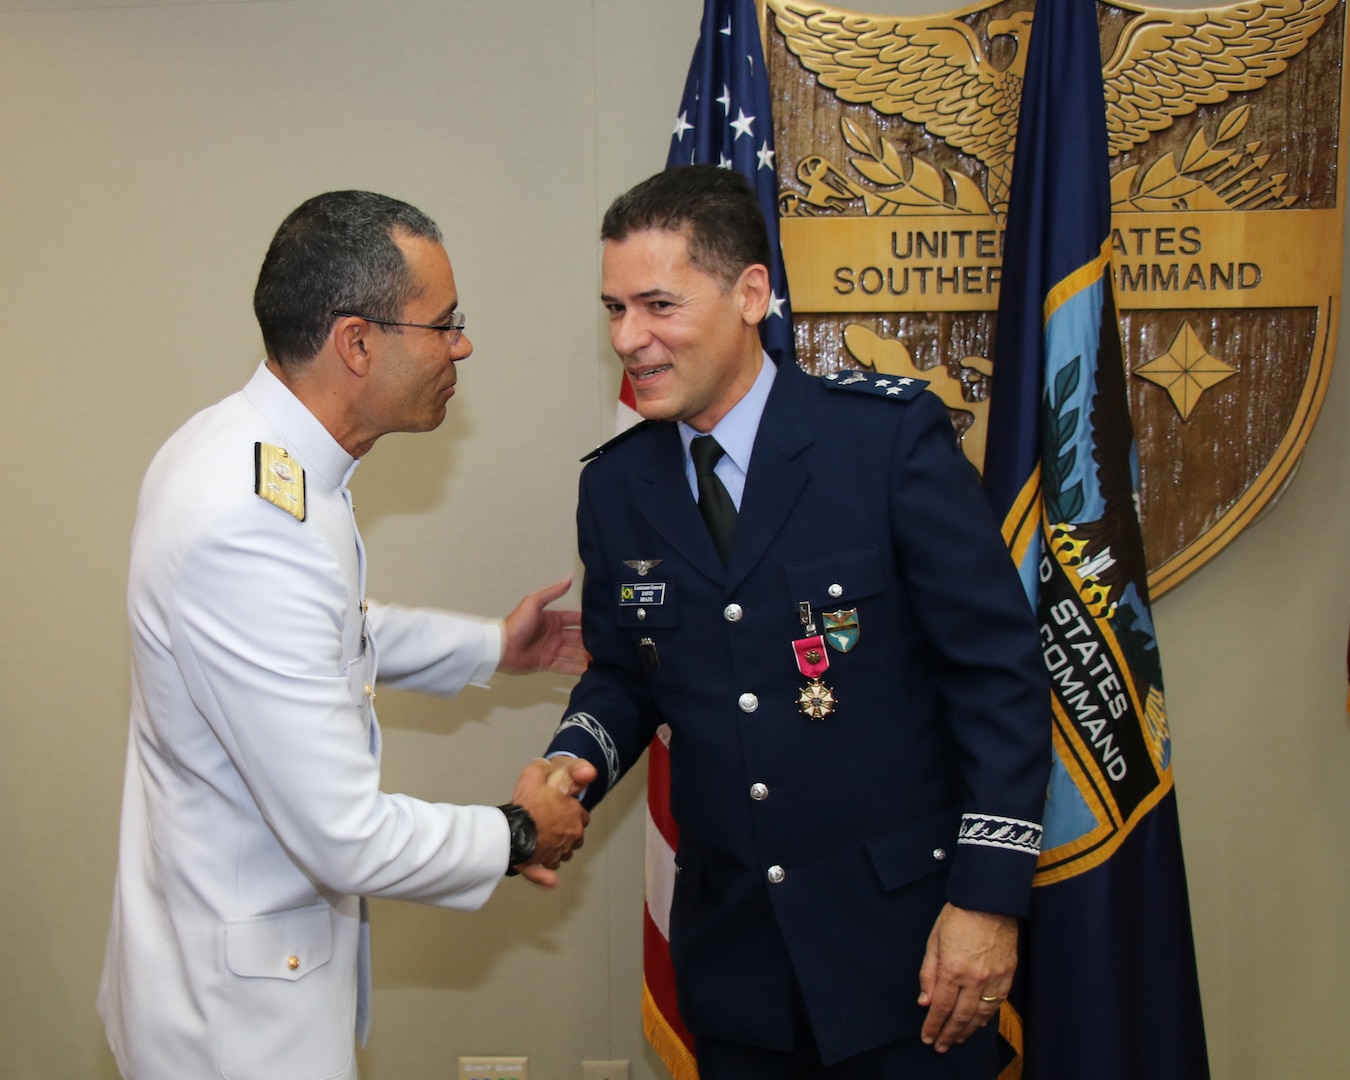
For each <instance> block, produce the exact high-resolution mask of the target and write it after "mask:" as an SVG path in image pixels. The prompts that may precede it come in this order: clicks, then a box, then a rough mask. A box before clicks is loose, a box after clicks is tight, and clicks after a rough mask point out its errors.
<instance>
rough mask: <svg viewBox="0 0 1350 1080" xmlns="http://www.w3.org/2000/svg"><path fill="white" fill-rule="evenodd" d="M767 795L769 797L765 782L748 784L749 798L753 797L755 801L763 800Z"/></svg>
mask: <svg viewBox="0 0 1350 1080" xmlns="http://www.w3.org/2000/svg"><path fill="white" fill-rule="evenodd" d="M768 797H769V788H768V786H767V785H766V784H751V785H750V798H752V799H754V800H755V802H763V801H764V800H765V799H767V798H768Z"/></svg>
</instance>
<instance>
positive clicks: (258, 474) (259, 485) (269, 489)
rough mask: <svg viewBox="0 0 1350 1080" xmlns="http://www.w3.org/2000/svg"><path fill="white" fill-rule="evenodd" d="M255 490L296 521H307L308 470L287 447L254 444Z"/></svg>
mask: <svg viewBox="0 0 1350 1080" xmlns="http://www.w3.org/2000/svg"><path fill="white" fill-rule="evenodd" d="M253 491H254V493H255V494H257V495H260V496H261V497H262V498H264V499H266V500H267V501H268V502H270V503H271V504H272V505H273V506H279V507H281V508H282V509H283V510H285V511H286V513H288V514H290V515H291V516H292V517H294V518H295V520H296V521H304V520H305V470H304V469H302V468H301V467H300V465H299V464H298V463H297V462H296V461H295V460H294V459H293V458H292V457H291V455H290V454H288V453H287V452H286V450H285V448H283V447H280V446H269V445H268V444H267V443H261V442H259V443H254V444H253Z"/></svg>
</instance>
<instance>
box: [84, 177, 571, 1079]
mask: <svg viewBox="0 0 1350 1080" xmlns="http://www.w3.org/2000/svg"><path fill="white" fill-rule="evenodd" d="M457 305H458V294H457V292H456V289H455V279H454V274H453V273H452V271H451V267H450V262H449V259H448V258H447V256H446V253H445V249H444V247H443V246H442V244H441V237H440V233H439V231H438V230H437V228H436V225H435V224H434V223H433V222H432V221H431V220H430V219H429V218H427V217H426V216H425V215H424V214H422V213H421V212H420V211H418V210H416V209H414V208H413V207H411V206H408V205H407V204H405V203H401V202H398V201H396V200H393V199H389V198H386V197H384V196H380V195H375V194H371V193H369V192H355V191H347V192H330V193H328V194H326V195H320V196H318V197H316V198H314V199H311V200H309V201H308V202H306V203H304V204H303V205H302V206H300V207H299V208H298V209H297V210H296V211H294V212H293V213H292V214H291V215H290V216H289V217H288V218H287V219H286V221H285V222H283V223H282V225H281V227H280V229H279V230H278V232H277V234H276V236H275V238H274V239H273V241H272V245H271V247H270V249H269V251H268V254H267V257H266V259H265V261H264V263H263V266H262V270H261V273H260V275H259V278H258V285H257V290H256V292H255V294H254V309H255V311H256V313H257V316H258V321H259V324H260V326H261V327H262V333H263V341H264V344H265V346H266V351H267V360H266V362H265V363H264V364H262V365H261V366H260V367H259V368H258V370H257V371H256V372H255V374H254V375H253V377H252V379H251V380H250V381H249V383H248V385H247V386H245V387H244V389H243V390H242V391H240V392H239V393H237V394H234V395H232V396H231V397H228V398H226V399H225V400H224V401H222V402H220V403H219V404H217V405H214V406H212V407H211V408H209V409H206V410H205V411H204V412H202V413H200V414H198V415H197V416H195V417H193V418H192V419H191V420H189V421H188V422H187V424H185V425H184V426H183V427H182V428H181V429H180V430H179V431H178V432H177V433H176V434H175V435H173V436H172V437H171V438H170V439H169V441H168V442H167V443H166V444H165V445H164V447H163V448H162V449H161V450H160V452H159V453H158V454H157V455H156V457H155V460H154V462H153V463H152V464H151V466H150V469H149V472H148V473H147V474H146V477H145V482H144V485H143V487H142V490H141V496H140V503H139V507H138V511H137V520H136V528H135V532H134V535H133V538H132V552H131V571H130V582H129V587H128V609H129V616H130V620H131V633H132V660H133V664H132V702H131V732H130V742H129V746H128V752H127V769H126V782H125V789H124V794H123V806H122V827H121V841H120V851H119V860H118V869H117V882H116V890H115V895H114V902H113V914H112V925H111V928H110V930H109V934H108V944H107V954H106V959H105V965H104V971H103V979H102V984H101V986H100V990H99V1002H98V1003H99V1011H100V1013H101V1014H102V1016H103V1019H104V1023H105V1025H106V1028H107V1032H108V1040H109V1043H110V1045H111V1046H112V1049H113V1053H114V1055H115V1056H116V1058H117V1063H118V1066H119V1068H120V1069H121V1070H122V1073H123V1075H124V1076H125V1077H127V1078H128V1080H133V1078H134V1080H185V1078H189V1077H191V1078H194V1080H199V1078H204V1077H225V1078H228V1080H268V1078H276V1080H306V1078H315V1080H317V1078H343V1077H354V1076H355V1075H356V1069H355V1064H354V1053H353V1033H355V1034H356V1035H357V1036H358V1037H359V1038H361V1039H362V1040H364V1037H365V1031H366V1028H367V1027H368V1023H369V991H370V967H369V938H368V935H367V933H366V922H365V918H364V914H365V903H364V899H363V898H364V897H368V896H390V897H400V898H402V899H406V900H416V901H420V902H423V903H429V904H437V905H440V906H443V907H454V908H466V909H473V908H477V907H479V906H480V905H481V904H482V903H483V902H484V901H486V900H487V898H488V896H489V895H490V894H491V893H492V890H493V888H494V886H495V885H496V883H497V882H498V881H499V880H500V879H501V878H502V876H503V874H505V873H507V872H509V871H508V868H511V871H510V872H514V870H519V871H520V872H521V873H523V874H524V875H525V876H527V877H529V878H530V879H531V880H533V881H535V882H537V883H539V884H543V885H551V884H553V883H554V882H555V873H554V872H555V870H556V869H557V867H558V865H559V863H560V862H561V861H562V860H563V859H566V858H568V857H569V856H570V853H571V850H572V849H573V848H574V847H576V846H578V845H579V844H580V843H581V839H582V830H583V828H584V826H585V824H586V813H585V811H584V810H583V809H582V808H581V805H580V803H579V802H578V801H577V800H576V799H575V798H573V797H572V796H573V794H574V793H575V792H576V791H578V790H580V788H581V787H582V786H583V785H585V784H587V783H589V781H590V780H591V779H592V778H593V777H594V771H593V770H590V771H587V767H585V766H584V765H564V766H563V767H562V768H560V769H558V770H556V771H553V772H552V773H551V772H550V767H549V765H548V763H546V762H535V763H532V764H531V765H529V766H527V767H526V768H525V770H524V771H523V772H522V773H521V776H520V779H519V780H518V782H517V784H516V788H515V792H514V794H513V796H512V800H511V802H510V803H508V804H506V805H504V806H502V807H489V806H454V805H449V804H444V803H435V804H433V803H427V802H423V801H420V800H417V799H413V798H410V797H408V796H406V795H396V794H386V793H385V792H383V791H381V790H380V771H379V755H380V732H379V726H378V724H377V722H376V719H375V710H374V698H375V693H374V689H373V688H374V686H375V684H376V680H377V676H378V678H379V680H380V681H381V682H382V683H383V684H385V685H390V686H395V687H402V688H409V689H416V690H423V691H427V692H430V693H434V694H445V695H448V694H454V693H457V692H458V691H459V690H460V689H462V688H463V687H464V686H465V684H467V683H475V684H484V683H485V682H486V681H487V680H488V678H489V677H490V676H491V675H492V674H493V672H494V671H504V672H508V673H518V672H527V671H535V670H540V669H545V668H546V669H550V670H554V671H559V672H565V673H571V674H576V673H579V672H580V671H581V669H582V667H583V666H584V663H585V655H584V652H583V650H582V648H581V645H580V641H579V633H578V631H577V629H576V625H577V619H578V613H576V612H568V611H554V610H547V609H546V605H548V604H549V603H551V602H552V601H553V600H555V599H557V598H558V597H559V596H561V595H562V593H563V592H565V591H566V588H567V584H568V583H567V582H566V581H563V582H559V583H557V584H556V585H554V586H551V587H549V588H547V589H544V590H542V591H540V592H538V593H535V594H533V595H531V596H528V597H526V598H525V599H524V600H523V601H522V602H521V604H520V605H519V606H518V607H517V608H516V609H515V611H513V612H512V613H511V614H510V615H508V616H507V617H506V618H505V619H504V620H502V621H501V622H485V621H478V620H472V619H468V618H465V617H462V616H457V615H452V614H449V613H444V612H431V611H414V610H406V609H398V608H392V607H382V606H380V605H377V604H375V603H373V602H372V603H369V604H368V603H367V601H366V596H365V577H366V574H365V556H364V552H363V550H362V547H361V540H360V537H359V535H358V533H357V530H356V524H355V521H354V519H353V517H352V501H351V495H350V493H349V492H348V489H347V483H348V480H349V479H350V477H351V474H352V472H353V470H354V469H355V468H356V465H357V463H358V460H359V459H360V458H361V456H362V455H363V454H365V452H366V451H367V450H369V449H370V448H371V446H372V445H374V443H375V441H376V439H378V438H379V437H380V436H381V435H383V434H385V433H387V432H391V431H430V430H431V429H433V428H435V427H437V426H438V425H439V424H440V423H441V421H442V420H444V419H445V410H446V405H447V403H448V401H449V399H450V397H451V396H452V395H453V393H454V386H455V362H456V361H458V360H463V359H464V358H465V357H467V356H468V355H469V353H470V352H471V351H472V345H471V344H470V343H469V340H468V338H466V337H464V335H463V328H464V317H463V314H462V313H460V312H459V311H458V307H457ZM377 658H378V664H377Z"/></svg>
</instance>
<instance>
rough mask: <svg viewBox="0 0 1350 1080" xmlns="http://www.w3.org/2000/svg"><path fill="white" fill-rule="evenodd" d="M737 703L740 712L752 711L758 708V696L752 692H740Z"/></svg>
mask: <svg viewBox="0 0 1350 1080" xmlns="http://www.w3.org/2000/svg"><path fill="white" fill-rule="evenodd" d="M737 704H739V705H740V707H741V712H754V711H755V710H756V709H758V708H759V698H757V697H755V695H754V694H742V695H741V699H740V701H739V702H737Z"/></svg>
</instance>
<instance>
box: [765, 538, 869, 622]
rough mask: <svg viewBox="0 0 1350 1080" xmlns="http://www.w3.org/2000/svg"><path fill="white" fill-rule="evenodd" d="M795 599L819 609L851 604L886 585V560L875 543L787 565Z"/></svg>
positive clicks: (785, 568) (788, 582)
mask: <svg viewBox="0 0 1350 1080" xmlns="http://www.w3.org/2000/svg"><path fill="white" fill-rule="evenodd" d="M783 571H784V573H785V574H786V575H787V584H788V592H789V593H790V594H791V596H792V598H793V600H794V601H795V602H800V601H802V600H807V601H809V602H810V604H811V606H812V607H813V608H815V609H816V610H817V611H824V610H828V609H830V608H841V607H848V606H849V603H850V601H854V600H857V599H858V598H859V597H863V596H875V595H876V594H877V593H879V592H881V591H882V590H884V589H885V588H886V563H885V561H884V560H883V559H882V556H881V552H880V550H878V549H877V548H875V547H866V548H856V549H855V550H853V551H840V552H836V553H833V554H830V555H825V556H822V557H820V558H817V559H811V560H809V561H807V562H799V563H792V564H790V565H788V566H785V567H784V568H783Z"/></svg>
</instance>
